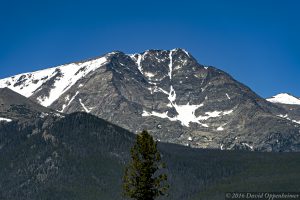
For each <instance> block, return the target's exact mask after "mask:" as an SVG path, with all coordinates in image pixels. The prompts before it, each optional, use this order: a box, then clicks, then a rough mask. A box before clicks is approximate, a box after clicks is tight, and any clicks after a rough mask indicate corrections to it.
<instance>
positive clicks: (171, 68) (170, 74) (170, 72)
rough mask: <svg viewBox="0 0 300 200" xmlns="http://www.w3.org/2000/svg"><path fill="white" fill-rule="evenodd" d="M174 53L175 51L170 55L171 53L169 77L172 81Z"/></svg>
mask: <svg viewBox="0 0 300 200" xmlns="http://www.w3.org/2000/svg"><path fill="white" fill-rule="evenodd" d="M173 51H174V50H171V51H170V53H169V59H170V63H169V73H168V75H169V77H170V80H171V79H172V72H173V56H172V54H173Z"/></svg>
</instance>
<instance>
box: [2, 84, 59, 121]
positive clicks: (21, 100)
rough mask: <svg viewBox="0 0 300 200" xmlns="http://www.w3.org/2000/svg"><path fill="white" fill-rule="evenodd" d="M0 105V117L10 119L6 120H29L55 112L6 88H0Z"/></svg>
mask: <svg viewBox="0 0 300 200" xmlns="http://www.w3.org/2000/svg"><path fill="white" fill-rule="evenodd" d="M0 105H1V107H0V117H1V118H4V119H10V120H8V121H11V120H19V121H24V120H27V121H29V120H32V119H33V118H36V117H43V116H44V115H48V114H55V113H57V112H56V111H54V110H51V109H49V108H46V107H43V106H41V105H40V104H38V103H36V102H34V101H32V100H30V99H28V98H26V97H24V96H22V95H20V94H18V93H16V92H14V91H12V90H10V89H8V88H0ZM57 114H58V113H57Z"/></svg>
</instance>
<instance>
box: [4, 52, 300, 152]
mask: <svg viewBox="0 0 300 200" xmlns="http://www.w3.org/2000/svg"><path fill="white" fill-rule="evenodd" d="M67 67H69V68H70V69H68V70H67ZM47 72H48V73H49V74H48V76H47V77H46V76H45V74H43V75H41V74H38V75H35V74H34V73H32V74H27V75H25V76H24V75H23V77H21V76H16V77H14V78H12V77H10V78H7V79H4V80H3V79H2V80H0V87H4V86H6V87H7V86H8V87H10V88H11V89H15V90H17V91H19V92H20V91H22V92H23V93H25V92H27V96H28V97H29V98H30V99H32V100H33V101H36V102H39V103H40V104H42V105H45V106H48V107H49V108H51V109H54V110H57V111H60V112H63V113H72V112H78V111H83V112H88V113H91V114H94V115H96V116H98V117H100V118H103V119H105V120H108V121H110V122H112V123H114V124H117V125H119V126H121V127H123V128H125V129H127V130H129V131H131V132H139V131H141V130H142V129H147V130H150V132H151V133H152V134H153V136H154V137H155V138H156V139H159V140H161V141H164V142H171V143H178V144H183V145H188V146H192V147H201V148H219V149H235V148H238V149H240V148H242V149H248V150H259V151H297V149H298V148H299V147H298V143H299V141H300V139H299V137H300V135H299V125H298V123H297V122H298V114H297V113H296V112H293V115H289V116H288V117H283V116H285V115H286V112H290V111H288V109H287V108H286V107H284V106H281V105H278V104H273V103H271V102H269V101H267V100H265V99H263V98H261V97H260V96H259V95H257V94H256V93H255V92H253V91H252V90H251V89H250V88H249V87H247V86H246V85H244V84H242V83H240V82H238V81H237V80H235V79H234V78H233V77H232V76H230V75H229V74H228V73H226V72H224V71H222V70H219V69H217V68H215V67H212V66H204V65H201V64H199V63H198V62H197V60H196V59H195V58H194V57H193V56H192V55H191V54H190V53H188V52H187V51H185V50H184V49H179V48H177V49H172V50H147V51H145V52H143V53H140V54H130V55H127V54H125V53H123V52H120V51H117V52H112V53H108V54H105V55H104V56H103V57H100V58H98V59H96V60H89V61H87V62H83V63H72V64H68V65H62V66H58V67H57V68H56V69H53V68H52V69H51V70H50V71H47ZM45 77H46V78H45ZM35 82H37V83H35ZM34 84H38V85H34ZM32 85H34V86H32ZM26 88H29V89H31V90H29V89H26ZM32 88H33V89H32ZM24 91H25V92H24ZM28 91H29V92H28ZM28 94H29V95H28ZM30 94H31V95H30Z"/></svg>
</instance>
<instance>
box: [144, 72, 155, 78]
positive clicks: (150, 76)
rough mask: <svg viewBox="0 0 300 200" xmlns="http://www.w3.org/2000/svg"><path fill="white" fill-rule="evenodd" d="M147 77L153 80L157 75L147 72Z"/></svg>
mask: <svg viewBox="0 0 300 200" xmlns="http://www.w3.org/2000/svg"><path fill="white" fill-rule="evenodd" d="M145 76H147V77H148V78H150V79H151V78H152V77H154V76H155V74H153V73H151V72H145Z"/></svg>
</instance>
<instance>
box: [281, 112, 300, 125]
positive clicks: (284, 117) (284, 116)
mask: <svg viewBox="0 0 300 200" xmlns="http://www.w3.org/2000/svg"><path fill="white" fill-rule="evenodd" d="M277 116H278V117H280V118H283V119H287V120H290V121H292V122H294V123H297V124H300V121H297V120H293V119H291V118H290V117H289V116H288V115H287V114H286V115H277Z"/></svg>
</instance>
